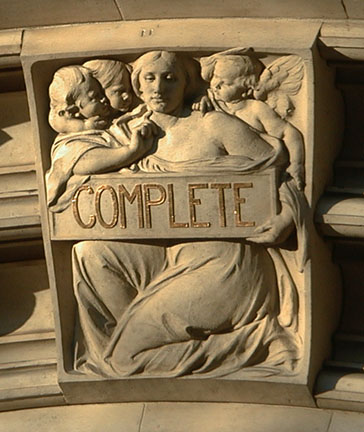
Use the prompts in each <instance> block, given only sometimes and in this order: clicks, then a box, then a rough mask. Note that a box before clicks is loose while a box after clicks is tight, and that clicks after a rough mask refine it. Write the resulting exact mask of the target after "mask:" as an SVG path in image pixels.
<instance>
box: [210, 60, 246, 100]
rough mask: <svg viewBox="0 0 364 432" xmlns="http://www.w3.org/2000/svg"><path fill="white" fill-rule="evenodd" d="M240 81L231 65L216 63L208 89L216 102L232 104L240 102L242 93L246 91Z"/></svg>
mask: <svg viewBox="0 0 364 432" xmlns="http://www.w3.org/2000/svg"><path fill="white" fill-rule="evenodd" d="M241 81H242V80H241V76H240V75H239V73H238V71H237V70H236V68H235V67H234V66H233V65H232V64H231V63H228V62H226V63H225V62H221V61H218V62H217V63H216V65H215V69H214V75H213V77H212V79H211V81H210V88H211V90H212V92H213V94H214V96H215V98H216V100H220V101H223V102H233V101H237V100H241V99H242V93H244V92H245V91H246V88H245V87H244V86H243V85H242V83H241Z"/></svg>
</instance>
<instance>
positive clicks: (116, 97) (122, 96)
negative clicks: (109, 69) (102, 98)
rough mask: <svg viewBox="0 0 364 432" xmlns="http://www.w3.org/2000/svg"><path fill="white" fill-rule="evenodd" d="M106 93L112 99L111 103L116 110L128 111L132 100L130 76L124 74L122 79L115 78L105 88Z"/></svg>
mask: <svg viewBox="0 0 364 432" xmlns="http://www.w3.org/2000/svg"><path fill="white" fill-rule="evenodd" d="M105 94H106V96H107V98H108V99H109V101H110V105H111V106H112V107H113V108H115V109H116V110H119V111H122V112H125V111H128V109H129V108H130V105H131V102H132V92H131V87H130V83H129V80H128V77H125V76H123V78H122V79H120V80H115V81H114V82H112V83H111V85H110V86H109V87H107V88H105Z"/></svg>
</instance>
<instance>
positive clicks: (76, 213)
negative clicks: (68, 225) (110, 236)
mask: <svg viewBox="0 0 364 432" xmlns="http://www.w3.org/2000/svg"><path fill="white" fill-rule="evenodd" d="M82 191H87V193H88V194H90V195H91V194H93V193H94V190H93V189H92V187H91V186H88V185H83V186H81V187H79V188H78V189H77V191H76V192H75V194H74V195H73V198H72V211H73V216H74V218H75V219H76V222H77V223H78V225H80V227H81V228H85V229H90V228H92V227H93V226H94V225H95V223H96V216H95V215H90V217H89V220H88V222H87V223H85V222H83V220H82V219H81V216H80V210H79V207H78V199H79V196H80V193H81V192H82Z"/></svg>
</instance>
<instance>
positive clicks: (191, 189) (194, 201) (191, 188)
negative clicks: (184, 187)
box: [188, 183, 211, 228]
mask: <svg viewBox="0 0 364 432" xmlns="http://www.w3.org/2000/svg"><path fill="white" fill-rule="evenodd" d="M208 187H209V185H208V184H207V183H193V184H189V185H188V201H189V207H190V221H191V227H193V228H209V227H210V226H211V224H210V222H197V220H196V206H197V205H201V200H200V199H199V198H195V190H196V189H208Z"/></svg>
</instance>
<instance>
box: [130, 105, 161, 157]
mask: <svg viewBox="0 0 364 432" xmlns="http://www.w3.org/2000/svg"><path fill="white" fill-rule="evenodd" d="M152 114H153V111H150V110H149V111H147V112H146V113H145V114H144V115H143V117H142V119H141V122H138V124H137V125H135V126H134V127H133V128H132V131H131V141H130V148H131V149H134V150H136V151H138V153H140V155H141V156H142V155H144V154H145V153H147V152H148V151H149V150H150V149H151V148H152V146H153V142H154V137H155V136H157V135H158V127H157V125H156V124H155V123H154V122H153V121H152V120H150V116H151V115H152Z"/></svg>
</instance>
